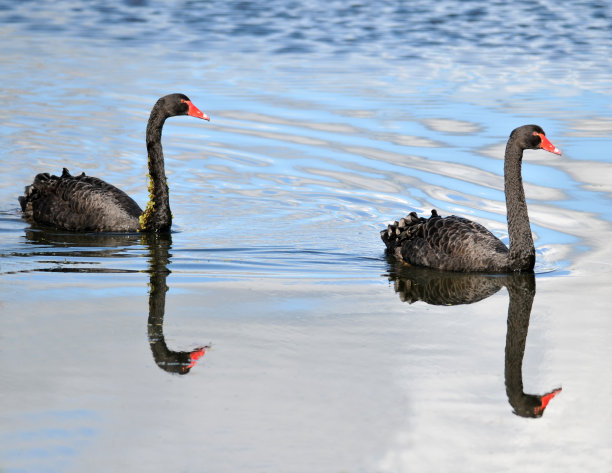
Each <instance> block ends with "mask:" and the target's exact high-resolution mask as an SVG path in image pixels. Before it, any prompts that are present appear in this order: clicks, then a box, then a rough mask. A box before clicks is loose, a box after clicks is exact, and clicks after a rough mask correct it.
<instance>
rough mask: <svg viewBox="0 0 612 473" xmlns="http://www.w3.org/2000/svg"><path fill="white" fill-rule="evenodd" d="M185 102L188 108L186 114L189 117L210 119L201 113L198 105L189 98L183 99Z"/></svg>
mask: <svg viewBox="0 0 612 473" xmlns="http://www.w3.org/2000/svg"><path fill="white" fill-rule="evenodd" d="M185 103H186V104H187V106H188V107H189V110H187V115H189V116H191V117H196V118H201V119H202V120H208V121H210V117H209V116H208V115H206V114H205V113H202V111H201V110H200V109H199V108H198V107H196V106H195V105H194V104H192V103H191V100H185Z"/></svg>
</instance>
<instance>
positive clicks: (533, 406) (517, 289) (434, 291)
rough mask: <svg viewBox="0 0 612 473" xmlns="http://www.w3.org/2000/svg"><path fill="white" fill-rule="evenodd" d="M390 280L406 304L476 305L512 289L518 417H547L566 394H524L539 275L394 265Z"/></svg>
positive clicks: (512, 394)
mask: <svg viewBox="0 0 612 473" xmlns="http://www.w3.org/2000/svg"><path fill="white" fill-rule="evenodd" d="M389 265H390V270H389V280H391V281H393V282H394V286H395V292H397V293H398V294H399V297H400V299H401V300H402V301H404V302H408V303H410V304H412V303H413V302H416V301H423V302H426V303H427V304H432V305H458V304H472V303H474V302H478V301H481V300H483V299H486V298H487V297H489V296H491V295H492V294H495V293H496V292H497V291H499V290H500V289H501V288H502V287H504V286H505V287H506V288H507V290H508V295H509V299H510V300H509V303H508V322H507V324H508V329H507V332H506V353H505V369H504V374H505V381H506V394H507V396H508V401H509V403H510V405H511V406H512V409H513V412H514V413H515V414H516V415H519V416H521V417H541V416H542V415H543V414H544V410H545V409H546V406H547V405H548V403H549V402H550V400H551V399H552V398H553V397H555V396H556V395H557V394H559V393H560V392H561V388H557V389H554V390H552V391H550V392H548V393H546V394H542V395H536V394H526V393H525V392H524V391H523V356H524V354H525V344H526V341H527V331H528V329H529V318H530V316H531V306H532V305H533V299H534V297H535V293H536V282H535V276H534V275H533V273H516V274H496V275H487V274H478V273H452V272H446V271H439V270H434V269H428V268H418V267H414V266H409V265H406V264H402V263H398V262H396V261H393V260H392V259H391V258H390V259H389Z"/></svg>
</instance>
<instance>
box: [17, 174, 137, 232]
mask: <svg viewBox="0 0 612 473" xmlns="http://www.w3.org/2000/svg"><path fill="white" fill-rule="evenodd" d="M19 203H20V204H21V209H22V211H23V213H24V216H25V218H26V219H27V220H28V221H29V222H32V223H36V224H40V225H50V226H53V227H57V228H63V229H65V230H70V231H91V232H108V231H114V232H135V231H138V228H139V223H138V217H139V216H140V215H141V214H142V210H141V208H140V207H139V206H138V204H137V203H136V202H134V200H133V199H132V198H131V197H129V196H128V195H127V194H126V193H125V192H123V191H122V190H120V189H117V188H116V187H115V186H113V185H111V184H108V183H107V182H105V181H103V180H102V179H98V178H97V177H92V176H86V175H85V173H82V174H80V175H79V176H72V175H71V174H70V173H69V172H68V170H67V169H66V168H64V170H63V173H62V175H61V176H59V177H58V176H54V175H50V174H48V173H42V174H38V175H37V176H36V177H35V178H34V182H33V183H32V185H30V186H27V187H26V189H25V195H24V196H22V197H19Z"/></svg>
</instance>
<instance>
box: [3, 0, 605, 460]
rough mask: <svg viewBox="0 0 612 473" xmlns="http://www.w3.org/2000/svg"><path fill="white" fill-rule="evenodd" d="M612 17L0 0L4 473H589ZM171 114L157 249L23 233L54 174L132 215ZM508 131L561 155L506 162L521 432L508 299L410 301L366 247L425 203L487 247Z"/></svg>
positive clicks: (422, 7) (122, 240)
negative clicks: (528, 129)
mask: <svg viewBox="0 0 612 473" xmlns="http://www.w3.org/2000/svg"><path fill="white" fill-rule="evenodd" d="M611 20H612V7H611V6H610V5H609V4H608V3H606V2H596V1H586V2H567V1H556V2H552V1H535V2H534V1H531V2H524V1H518V2H489V3H486V4H483V3H482V2H473V1H461V2H459V1H451V0H442V1H438V2H435V3H432V2H423V1H415V2H370V3H360V2H357V1H355V2H348V3H347V2H339V1H326V2H323V1H319V0H315V1H309V2H281V1H268V2H260V1H242V2H233V1H230V2H218V1H207V2H200V1H182V2H162V1H147V0H140V1H138V0H131V1H123V2H119V1H110V2H108V1H106V2H101V1H94V2H79V1H75V0H66V1H62V0H60V1H54V2H33V1H20V2H3V1H0V84H2V87H1V88H0V123H1V126H0V162H1V164H2V169H3V177H4V179H2V180H1V181H0V280H1V284H0V323H1V324H2V330H0V334H1V335H0V385H1V386H2V388H1V389H0V406H2V407H0V470H1V471H6V472H40V471H49V472H73V471H74V472H77V471H79V472H80V471H89V472H97V471H100V472H107V471H135V472H138V471H147V472H150V471H184V472H208V471H216V472H224V471H227V472H241V471H245V472H246V471H248V472H264V471H266V472H287V471H292V472H300V471H304V472H319V471H320V472H328V471H346V472H361V471H368V472H408V471H432V470H434V471H451V470H452V471H483V470H485V469H487V470H494V471H525V472H544V471H551V470H558V471H582V470H587V471H607V469H609V465H610V461H612V449H611V448H610V446H609V445H608V443H609V442H607V439H609V438H610V436H611V434H612V432H611V431H610V425H612V423H611V422H610V416H611V410H610V408H609V406H608V404H609V403H608V399H609V398H610V396H611V395H612V384H611V383H610V382H608V381H607V378H606V377H605V376H602V373H606V372H607V369H608V366H609V364H610V360H611V359H612V351H611V350H610V347H609V342H608V340H609V336H608V334H609V333H610V330H611V328H612V327H611V325H610V322H609V302H610V296H609V286H610V283H611V282H612V255H611V253H610V250H609V248H608V245H607V242H608V239H609V235H610V231H611V230H612V228H611V225H612V221H611V220H612V219H611V217H610V216H611V215H612V213H611V212H610V209H611V208H612V201H611V196H612V185H611V184H610V183H611V182H612V158H611V157H610V153H609V151H608V150H609V149H611V145H612V138H611V133H610V130H611V129H612V113H611V109H610V103H611V101H610V98H611V95H612V87H611V86H610V84H612V69H611V68H610V64H609V57H610V52H611V51H612V34H611V33H612V21H611ZM171 92H183V93H185V94H187V95H188V96H189V97H190V98H191V100H192V101H193V102H194V104H195V105H196V106H198V107H199V108H200V109H201V110H203V111H204V112H206V113H208V114H209V115H210V116H211V121H210V123H204V122H201V121H197V120H192V119H189V118H187V117H181V118H173V119H171V120H168V122H167V123H166V126H165V128H164V136H163V145H164V152H165V156H166V172H167V174H168V178H169V184H170V192H171V196H170V199H171V206H172V211H173V215H174V222H173V234H172V237H171V240H162V241H157V240H150V239H147V238H145V237H142V236H141V235H103V236H99V235H74V234H69V233H65V232H49V231H43V230H41V229H38V228H32V227H31V226H30V225H28V224H27V223H26V222H24V221H23V220H22V219H21V217H20V213H19V209H18V203H17V196H18V195H20V194H21V193H22V192H23V187H24V186H25V185H27V184H29V183H30V182H31V181H32V178H33V177H34V175H35V174H37V173H39V172H52V173H59V172H61V169H62V168H63V167H67V168H68V169H70V170H71V172H73V173H75V172H76V173H79V172H81V171H85V172H86V173H87V174H91V175H94V176H98V177H101V178H103V179H105V180H107V181H108V182H111V183H112V184H114V185H116V186H118V187H120V188H121V189H123V190H125V191H126V192H127V193H128V194H129V195H131V196H132V197H133V198H134V199H135V200H136V201H137V202H139V203H140V204H141V206H142V205H144V204H145V202H146V200H147V189H146V187H147V183H146V177H145V176H146V173H147V169H146V155H145V146H144V129H145V126H146V120H147V117H148V113H149V111H150V108H151V106H152V105H153V103H154V102H155V100H156V99H157V98H158V97H160V96H162V95H165V94H167V93H171ZM526 123H537V124H539V125H540V126H542V127H543V128H544V129H545V130H546V134H547V136H548V137H549V139H550V140H551V141H552V142H553V143H554V144H555V145H556V146H557V147H559V148H560V149H561V150H562V151H563V155H562V156H554V155H552V154H549V153H545V152H543V151H531V152H526V153H525V157H524V163H523V178H524V181H525V193H526V196H527V201H528V205H529V215H530V220H531V224H532V231H533V234H534V240H535V244H536V250H537V258H538V260H537V264H536V273H537V277H536V282H537V293H536V295H535V298H534V300H533V309H532V310H531V313H530V314H531V318H530V319H529V323H528V326H529V336H528V337H527V338H526V349H525V351H524V359H523V362H522V380H523V383H524V392H529V393H539V394H543V393H545V392H548V391H550V390H551V389H554V388H556V387H558V386H562V387H563V391H562V392H561V393H560V394H559V395H558V396H557V397H555V398H554V399H553V400H551V401H550V404H549V405H548V407H547V408H546V411H545V414H544V415H543V416H542V417H540V418H538V419H526V418H523V417H521V416H519V415H514V414H513V410H516V406H515V405H513V401H512V400H511V399H510V398H511V396H509V395H508V396H507V393H506V390H505V388H504V386H505V385H507V384H508V376H507V373H506V370H505V363H506V362H507V360H508V356H507V353H506V352H505V347H507V346H508V345H507V344H506V337H507V336H508V337H510V338H512V337H511V336H510V335H508V334H511V333H512V332H511V331H510V329H509V325H508V324H509V322H508V321H507V318H508V317H507V316H508V304H509V292H508V290H507V289H505V288H502V286H499V287H498V286H497V285H496V284H497V283H496V280H493V282H491V281H490V280H487V281H484V282H483V281H479V280H474V281H472V280H469V281H467V282H468V283H470V284H471V285H469V284H468V287H469V288H470V290H468V289H466V286H462V285H461V284H462V281H463V280H460V281H459V282H457V283H456V285H455V286H453V285H452V284H451V285H450V286H444V287H445V288H446V289H445V291H446V292H444V291H443V292H444V294H446V295H448V294H447V293H448V292H450V293H452V294H453V295H455V296H456V297H459V296H461V297H467V295H468V294H470V293H471V292H470V291H471V290H473V289H474V288H478V287H481V288H484V289H486V288H487V287H489V286H488V285H491V284H492V285H493V286H495V290H494V291H493V290H491V291H490V293H487V296H486V297H483V298H482V300H478V301H476V299H477V298H476V299H475V300H471V301H468V302H472V303H465V302H466V301H464V303H462V304H461V305H453V306H448V305H447V304H446V303H444V302H443V301H446V300H447V299H439V300H438V304H434V303H433V301H432V300H431V299H427V297H421V298H420V300H418V301H416V302H415V301H413V300H412V299H411V298H410V297H416V296H414V294H416V293H418V294H421V292H419V291H421V288H427V287H429V286H427V284H426V282H424V281H426V280H427V278H429V277H430V275H429V274H428V273H425V274H420V273H419V274H416V275H413V274H404V273H403V272H402V271H401V270H400V269H398V268H396V267H395V266H394V265H393V263H392V262H389V261H387V259H386V258H385V256H384V252H383V244H382V242H381V241H380V238H379V231H380V230H381V229H382V228H384V226H385V225H386V224H387V223H388V222H390V221H393V220H395V219H397V218H399V217H401V216H403V215H405V214H406V213H407V212H410V211H413V210H415V211H417V212H419V213H421V212H424V213H429V211H430V210H431V209H432V208H436V209H438V211H439V212H440V214H442V215H448V214H457V215H462V216H466V217H468V218H471V219H474V220H477V221H478V222H480V223H483V224H485V225H486V226H487V227H488V228H490V229H491V230H492V231H493V232H494V233H495V234H497V235H498V236H499V237H500V238H502V239H503V240H504V241H506V242H507V228H506V220H505V204H504V195H503V176H502V173H503V162H502V159H503V151H504V147H505V141H506V139H507V137H508V135H509V133H510V131H511V130H512V129H513V128H515V127H517V126H520V125H523V124H526ZM411 278H412V279H411ZM440 284H442V283H440ZM166 286H167V287H168V291H167V292H166V291H165V287H166ZM406 287H408V288H409V289H408V290H406ZM435 287H436V286H435V285H434V286H433V288H434V289H435ZM402 288H403V289H402ZM453 288H455V290H454V292H453ZM457 288H463V289H457ZM434 289H431V291H434ZM484 289H483V290H484ZM411 290H412V291H416V292H413V293H411V292H410V291H411ZM431 291H430V292H426V293H427V294H428V295H429V296H431V293H432V292H431ZM434 292H435V291H434ZM411 294H412V295H411ZM437 295H438V296H440V294H437ZM162 299H163V301H162ZM441 301H442V302H441ZM159 307H162V309H161V313H160V309H159ZM164 309H165V317H164ZM160 330H161V332H159V331H160ZM158 332H159V333H158ZM160 333H161V335H160ZM523 335H525V336H526V334H523ZM519 338H520V337H519ZM162 342H163V343H162ZM204 346H206V347H207V348H206V350H207V351H206V353H205V355H203V358H201V359H198V360H196V363H195V365H194V366H189V363H188V362H185V361H184V359H183V358H181V357H183V356H187V355H188V354H189V353H190V352H191V351H193V350H195V349H196V348H200V347H204ZM185 354H187V355H185ZM177 360H178V361H177ZM181 360H182V361H181ZM177 367H178V368H177ZM183 368H186V371H185V375H183V376H181V375H179V374H177V372H176V370H177V369H178V370H179V371H180V370H181V369H183ZM187 368H188V369H187ZM172 370H174V371H172Z"/></svg>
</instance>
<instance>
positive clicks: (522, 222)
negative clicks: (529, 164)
mask: <svg viewBox="0 0 612 473" xmlns="http://www.w3.org/2000/svg"><path fill="white" fill-rule="evenodd" d="M522 161H523V149H522V148H521V146H520V145H519V144H518V142H517V140H516V139H515V138H514V136H511V137H510V139H509V140H508V144H507V146H506V157H505V161H504V179H505V183H504V187H505V193H506V208H507V215H508V235H509V237H510V251H509V255H508V258H509V266H510V269H511V270H513V271H531V270H533V267H534V265H535V247H534V246H533V237H532V236H531V226H530V225H529V215H528V213H527V202H526V201H525V191H524V190H523V179H522V177H521V164H522Z"/></svg>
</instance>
